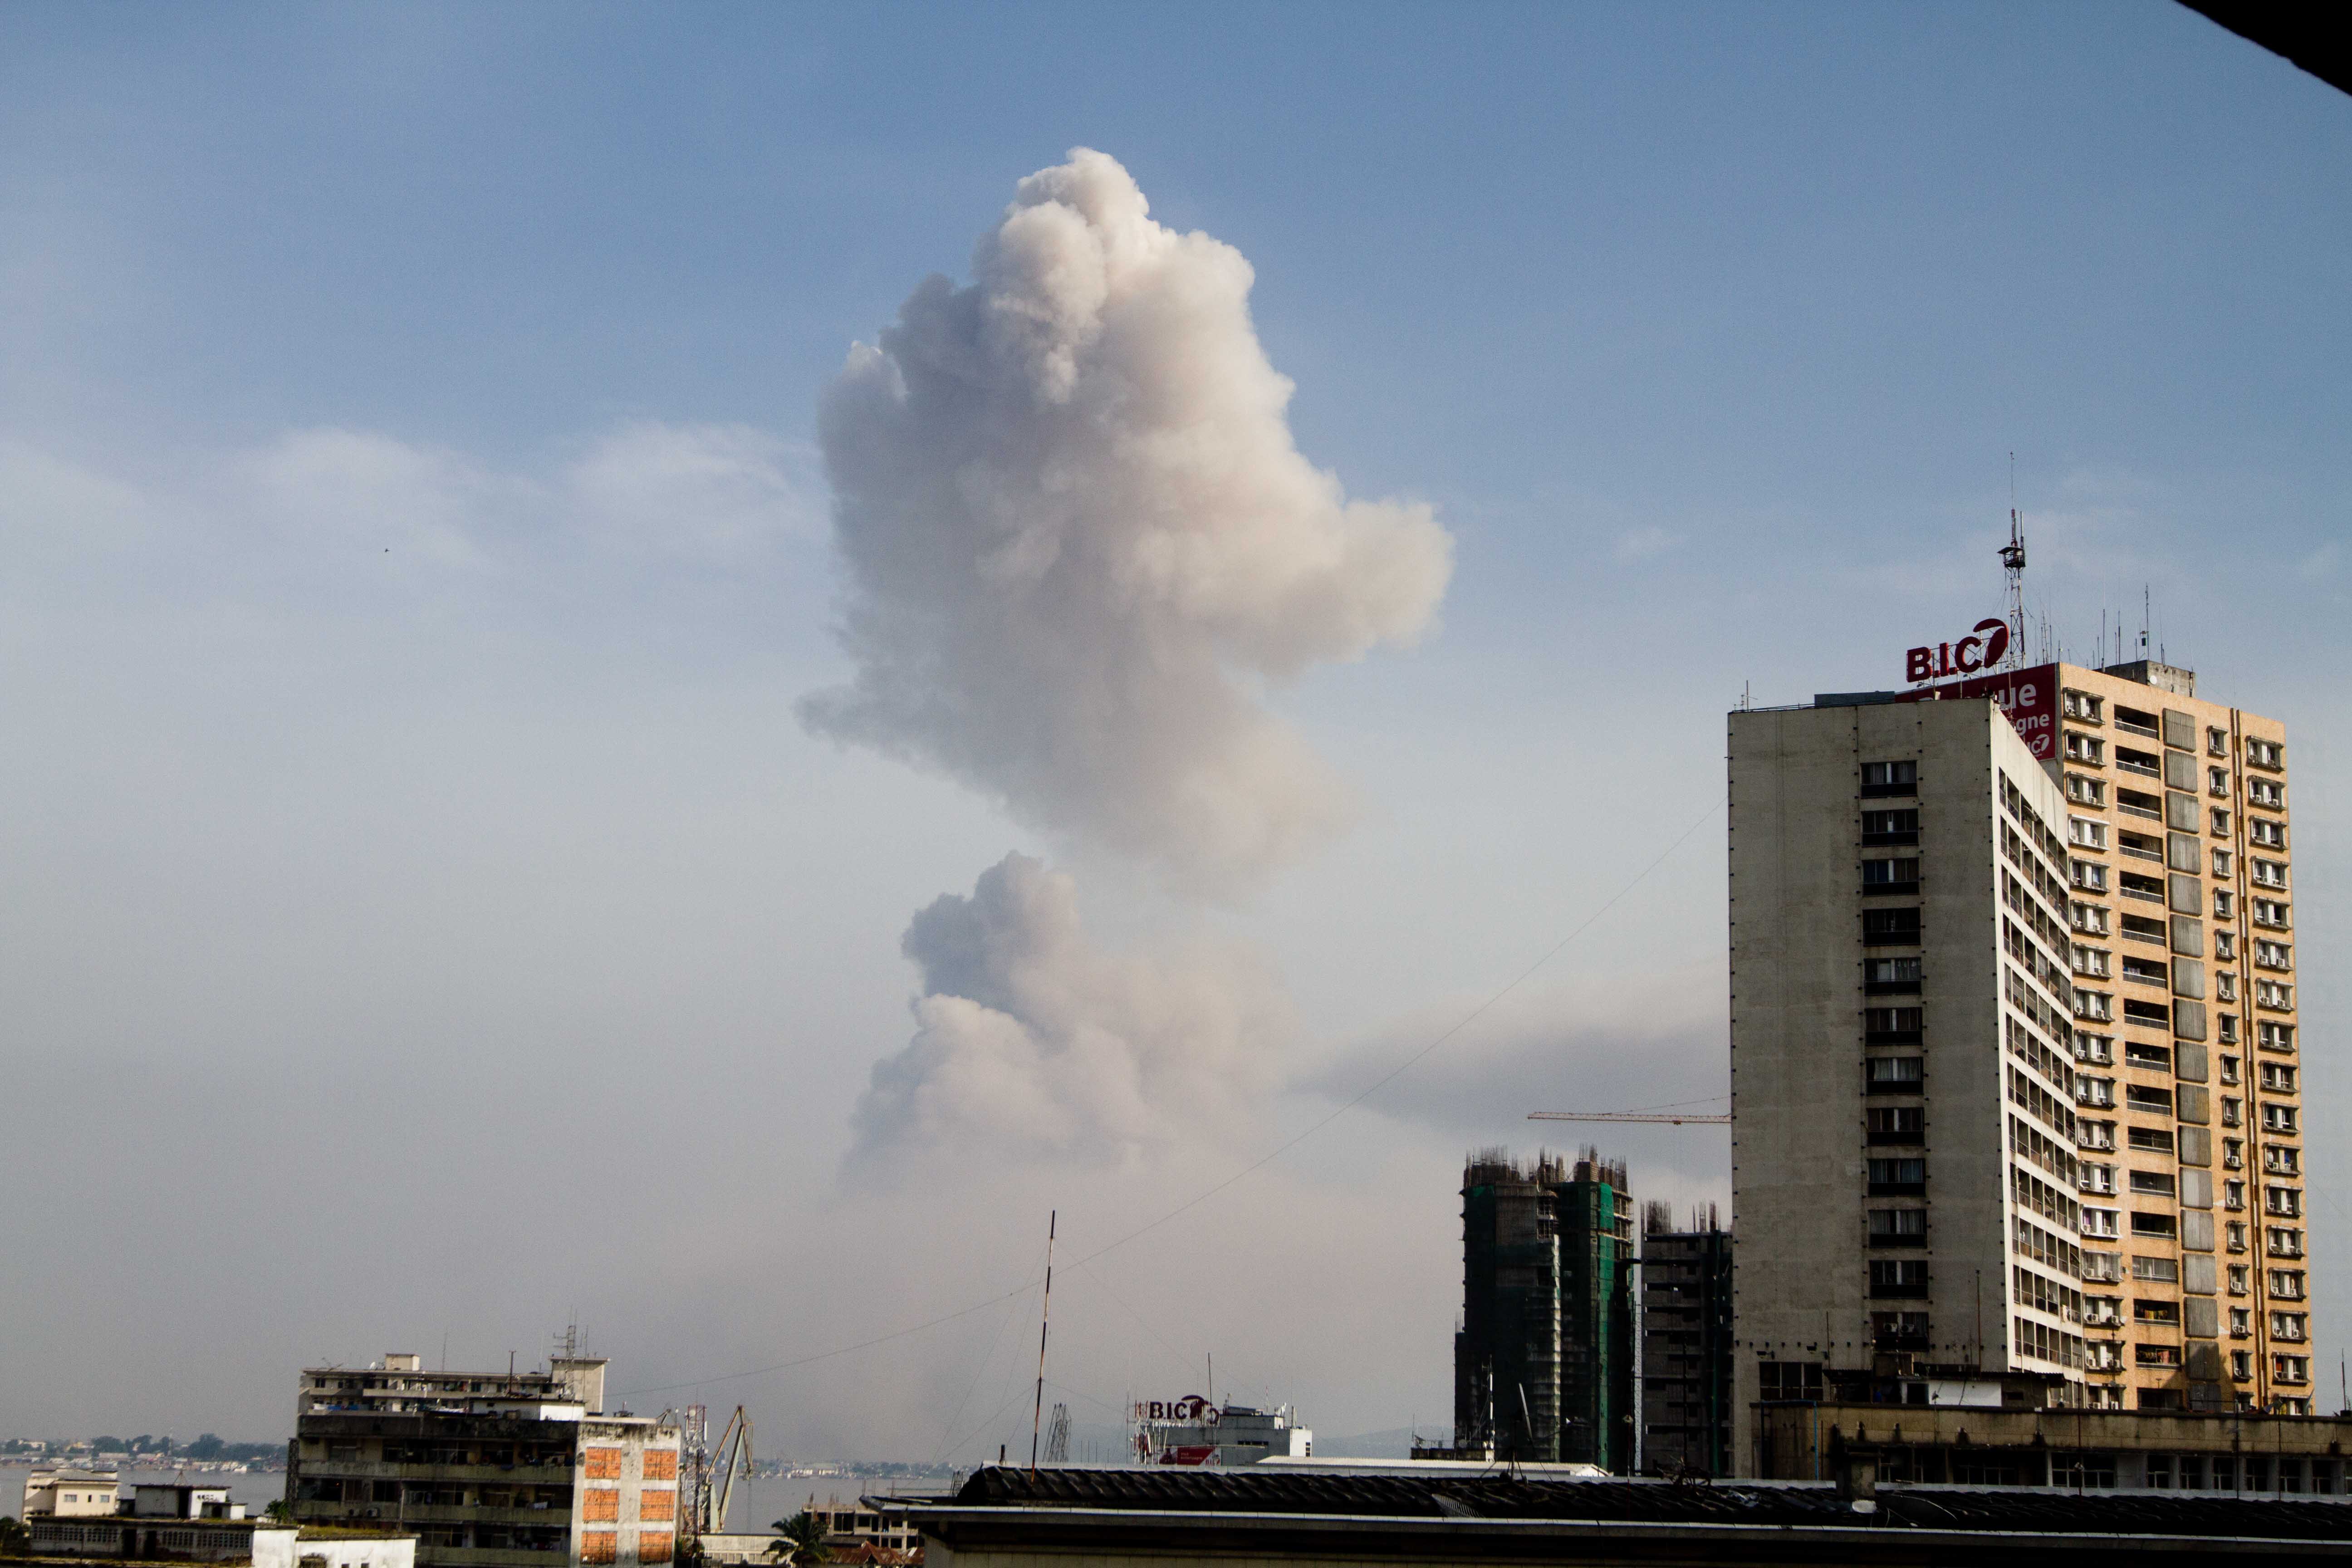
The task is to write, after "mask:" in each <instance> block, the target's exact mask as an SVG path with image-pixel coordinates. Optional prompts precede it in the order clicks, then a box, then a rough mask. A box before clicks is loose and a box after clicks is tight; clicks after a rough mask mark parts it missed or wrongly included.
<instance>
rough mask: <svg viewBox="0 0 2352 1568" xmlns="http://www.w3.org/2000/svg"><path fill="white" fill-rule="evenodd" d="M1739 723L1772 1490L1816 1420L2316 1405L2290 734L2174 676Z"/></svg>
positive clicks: (1742, 949) (1739, 1119) (1734, 889)
mask: <svg viewBox="0 0 2352 1568" xmlns="http://www.w3.org/2000/svg"><path fill="white" fill-rule="evenodd" d="M1729 727H1730V764H1729V766H1730V797H1731V801H1730V830H1731V852H1730V858H1731V911H1730V912H1731V977H1732V1090H1733V1115H1734V1118H1735V1121H1734V1126H1733V1194H1734V1195H1733V1213H1734V1215H1735V1222H1736V1225H1737V1226H1738V1229H1739V1231H1740V1232H1741V1233H1742V1234H1744V1235H1747V1236H1748V1237H1751V1238H1759V1240H1758V1242H1757V1243H1756V1244H1752V1245H1751V1246H1749V1247H1745V1248H1742V1249H1741V1251H1740V1254H1739V1257H1738V1268H1737V1272H1736V1275H1735V1287H1734V1341H1735V1349H1736V1352H1737V1354H1736V1358H1735V1380H1736V1387H1735V1394H1734V1416H1735V1424H1736V1425H1737V1426H1738V1427H1739V1430H1738V1432H1737V1433H1736V1435H1735V1443H1734V1447H1735V1456H1734V1458H1735V1463H1737V1464H1738V1465H1740V1466H1742V1467H1743V1470H1742V1473H1755V1471H1754V1470H1753V1469H1749V1468H1744V1467H1751V1466H1755V1465H1758V1464H1759V1463H1761V1461H1762V1456H1761V1454H1760V1451H1759V1449H1758V1447H1757V1446H1756V1443H1757V1432H1756V1424H1757V1421H1758V1420H1759V1416H1758V1415H1757V1414H1756V1412H1757V1409H1758V1407H1759V1405H1767V1404H1774V1403H1782V1402H1791V1403H1799V1404H1820V1403H1822V1402H1825V1401H1826V1402H1830V1403H1838V1402H1844V1403H1854V1404H1867V1403H1895V1404H1907V1405H1928V1406H1935V1405H1947V1404H1949V1405H1968V1406H1971V1407H1978V1408H1984V1407H1993V1408H2004V1409H2012V1410H2015V1409H2033V1408H2042V1407H2046V1406H2062V1407H2088V1408H2128V1409H2133V1410H2146V1411H2199V1410H2203V1411H2221V1410H2229V1409H2232V1408H2250V1409H2258V1410H2266V1411H2273V1412H2277V1413H2281V1414H2288V1415H2301V1414H2307V1413H2308V1411H2309V1409H2310V1387H2311V1381H2310V1372H2311V1369H2310V1364H2309V1360H2308V1352H2307V1349H2306V1348H2305V1347H2307V1344H2308V1341H2309V1336H2310V1324H2309V1318H2308V1307H2307V1304H2306V1301H2305V1296H2306V1290H2305V1268H2306V1267H2307V1263H2306V1261H2305V1230H2304V1227H2303V1220H2302V1210H2303V1187H2302V1154H2301V1147H2300V1144H2301V1134H2302V1129H2301V1107H2300V1094H2301V1084H2300V1074H2299V1071H2298V1070H2297V1066H2298V1058H2297V1051H2298V1044H2299V1042H2298V1041H2297V1039H2296V1027H2295V1016H2294V988H2293V976H2294V950H2293V942H2292V933H2293V919H2292V905H2291V887H2292V880H2293V879H2292V876H2291V873H2290V870H2289V864H2288V856H2289V835H2288V830H2287V817H2286V795H2285V785H2284V769H2285V748H2284V731H2283V730H2282V728H2281V727H2280V726H2279V725H2278V724H2277V723H2276V722H2275V721H2269V720H2264V719H2261V718H2259V717H2257V716H2254V715H2252V714H2248V713H2245V712H2243V711H2242V710H2235V709H2228V708H2222V707H2220V706H2218V705H2215V704H2212V703H2209V702H2204V701H2201V700H2199V699H2198V698H2197V697H2196V696H2195V694H2194V678H2193V677H2192V676H2190V675H2189V672H2187V671H2184V670H2177V669H2172V668H2168V667H2166V666H2162V665H2157V664H2146V663H2143V664H2137V665H2131V666H2125V667H2119V668H2115V669H2109V670H2091V669H2085V668H2078V667H2076V666H2073V665H2065V664H2052V665H2043V666H2040V667H2037V668H2031V669H2023V670H2017V671H2011V672H2007V673H2004V674H2001V675H1998V676H1991V677H1984V678H1980V679H1976V680H1973V681H1969V682H1967V683H1965V684H1963V685H1956V686H1951V687H1946V688H1937V689H1928V690H1927V691H1924V692H1920V691H1915V692H1908V693H1867V694H1860V695H1852V696H1833V697H1824V698H1822V699H1818V700H1816V702H1815V703H1814V704H1813V705H1812V706H1811V707H1807V708H1797V709H1780V710H1740V711H1738V712H1735V713H1733V714H1732V715H1731V718H1730V726H1729ZM2256 862H2259V865H2257V864H2256ZM1761 1238H1769V1246H1768V1245H1762V1244H1761ZM2290 1347H2292V1348H2290Z"/></svg>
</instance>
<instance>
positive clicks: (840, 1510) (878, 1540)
mask: <svg viewBox="0 0 2352 1568" xmlns="http://www.w3.org/2000/svg"><path fill="white" fill-rule="evenodd" d="M808 1514H809V1517H810V1518H811V1519H814V1520H815V1521H817V1522H818V1523H819V1524H821V1525H823V1526H824V1545H825V1550H826V1551H827V1552H830V1553H832V1554H833V1556H834V1558H835V1560H836V1561H837V1560H839V1559H840V1558H841V1554H842V1553H843V1552H846V1551H848V1550H850V1549H851V1548H853V1547H858V1546H878V1547H882V1548H884V1549H886V1550H887V1551H891V1552H913V1551H914V1550H915V1549H916V1548H917V1547H919V1546H920V1545H922V1543H923V1537H922V1532H921V1531H919V1530H917V1529H916V1528H915V1527H914V1525H913V1524H912V1523H911V1522H910V1521H908V1520H906V1519H904V1518H899V1517H896V1516H889V1517H886V1516H885V1515H884V1514H883V1513H882V1512H881V1510H878V1509H877V1508H876V1507H875V1506H874V1503H873V1500H871V1499H867V1498H852V1499H850V1500H848V1501H847V1502H844V1501H842V1500H841V1499H839V1498H838V1497H829V1498H827V1499H825V1500H824V1501H823V1502H819V1501H817V1500H816V1498H815V1497H814V1495H812V1496H811V1497H810V1498H809V1500H808Z"/></svg>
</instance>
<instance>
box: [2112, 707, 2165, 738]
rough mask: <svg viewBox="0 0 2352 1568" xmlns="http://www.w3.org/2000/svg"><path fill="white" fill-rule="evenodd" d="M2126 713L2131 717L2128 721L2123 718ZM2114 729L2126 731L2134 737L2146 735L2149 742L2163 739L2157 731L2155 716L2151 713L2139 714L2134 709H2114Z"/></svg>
mask: <svg viewBox="0 0 2352 1568" xmlns="http://www.w3.org/2000/svg"><path fill="white" fill-rule="evenodd" d="M2126 713H2129V714H2130V715H2131V717H2130V718H2128V719H2126V718H2125V717H2124V715H2125V714H2126ZM2116 729H2118V730H2123V731H2128V732H2130V733H2131V734H2134V735H2146V736H2147V738H2148V739H2149V740H2151V741H2157V740H2161V739H2163V737H2162V736H2161V735H2160V734H2158V731H2157V728H2156V716H2155V715H2154V714H2152V713H2142V712H2139V711H2138V710H2136V709H2131V708H2118V709H2116Z"/></svg>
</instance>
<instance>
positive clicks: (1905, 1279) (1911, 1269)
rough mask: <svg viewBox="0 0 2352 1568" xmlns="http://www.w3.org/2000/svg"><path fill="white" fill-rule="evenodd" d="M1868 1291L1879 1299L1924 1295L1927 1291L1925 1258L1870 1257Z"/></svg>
mask: <svg viewBox="0 0 2352 1568" xmlns="http://www.w3.org/2000/svg"><path fill="white" fill-rule="evenodd" d="M1870 1293H1871V1294H1872V1295H1873V1296H1874V1297H1878V1298H1881V1299H1884V1298H1885V1297H1889V1296H1925V1295H1926V1294H1927V1260H1926V1259H1925V1258H1872V1259H1871V1262H1870Z"/></svg>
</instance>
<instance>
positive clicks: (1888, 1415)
mask: <svg viewBox="0 0 2352 1568" xmlns="http://www.w3.org/2000/svg"><path fill="white" fill-rule="evenodd" d="M1950 1392H1951V1394H1952V1397H1951V1398H1950V1399H1949V1400H1938V1401H1937V1402H1936V1403H1933V1404H1928V1403H1921V1404H1912V1405H1853V1404H1839V1403H1835V1402H1805V1401H1796V1402H1789V1403H1781V1404H1773V1405H1759V1406H1758V1407H1757V1408H1756V1411H1755V1418H1756V1431H1757V1435H1758V1459H1759V1471H1760V1473H1761V1474H1762V1476H1764V1477H1765V1478H1768V1479H1783V1480H1819V1479H1825V1478H1827V1477H1829V1476H1831V1475H1832V1474H1834V1473H1835V1468H1836V1458H1837V1456H1838V1454H1840V1453H1841V1452H1843V1451H1846V1450H1850V1449H1852V1450H1864V1451H1867V1452H1868V1453H1869V1454H1870V1455H1871V1456H1872V1457H1873V1459H1874V1464H1875V1467H1876V1470H1877V1474H1878V1477H1879V1479H1882V1480H1887V1481H1895V1482H1927V1483H1948V1484H1951V1485H1956V1486H1976V1487H2063V1488H2065V1489H2070V1490H2081V1491H2111V1490H2121V1491H2132V1490H2150V1491H2190V1492H2221V1493H2227V1494H2229V1495H2231V1496H2233V1497H2294V1496H2296V1495H2298V1494H2301V1495H2305V1496H2318V1497H2329V1496H2336V1497H2343V1496H2346V1495H2347V1493H2352V1477H2347V1473H2346V1470H2345V1466H2346V1464H2347V1458H2346V1449H2347V1447H2352V1419H2347V1418H2345V1417H2341V1416H2326V1415H2255V1414H2253V1413H2252V1412H2248V1411H2234V1412H2213V1413H2210V1414H2208V1413H2202V1412H2193V1411H2186V1410H2183V1411H2161V1412H2159V1411H2143V1410H2085V1409H2079V1408H2077V1409H2072V1410H2066V1409H2047V1408H2043V1409H2031V1408H2020V1407H2018V1402H2017V1401H2014V1400H2011V1401H2010V1402H2009V1407H2007V1408H2004V1407H2003V1389H2002V1382H2001V1380H2000V1379H1999V1378H1994V1377H1986V1378H1984V1379H1981V1380H1978V1381H1976V1382H1974V1383H1972V1384H1967V1385H1956V1386H1955V1387H1954V1388H1953V1389H1952V1390H1951V1391H1950ZM2034 1403H2037V1404H2038V1403H2040V1402H2039V1401H2038V1400H2037V1401H2035V1402H2034ZM2347 1512H2352V1510H2347Z"/></svg>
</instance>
